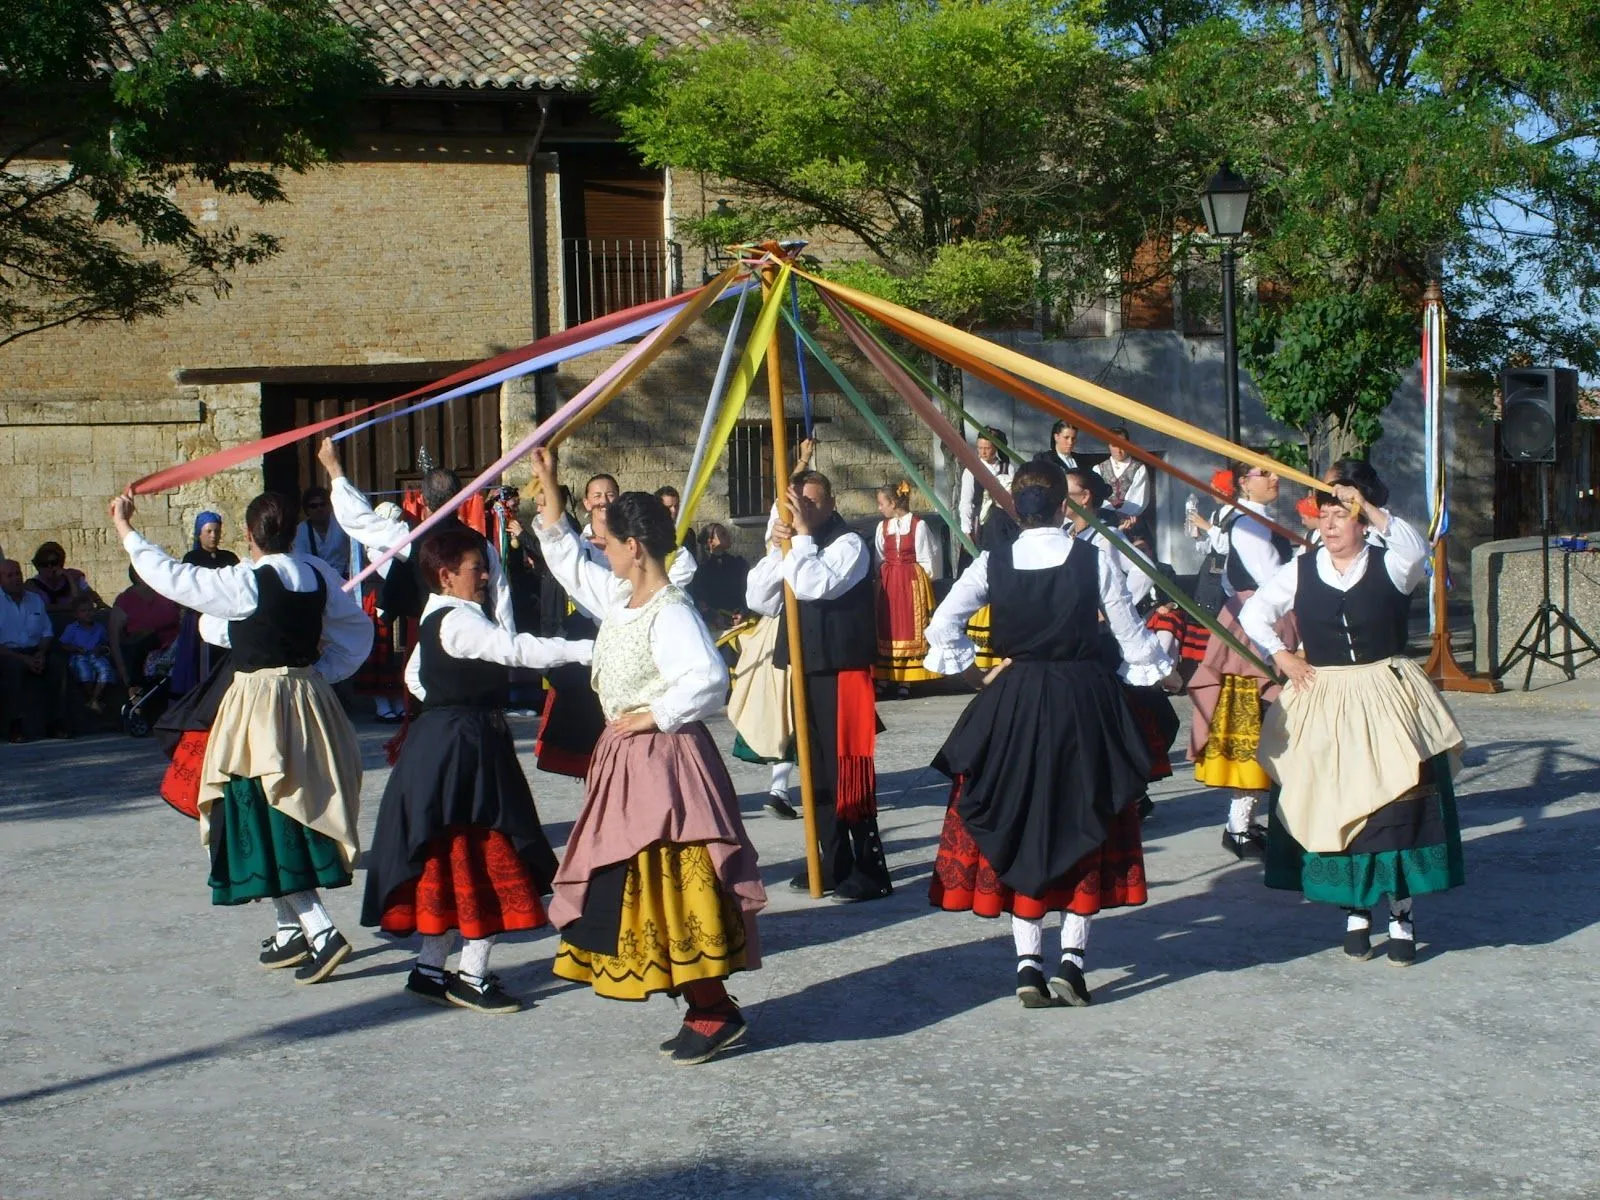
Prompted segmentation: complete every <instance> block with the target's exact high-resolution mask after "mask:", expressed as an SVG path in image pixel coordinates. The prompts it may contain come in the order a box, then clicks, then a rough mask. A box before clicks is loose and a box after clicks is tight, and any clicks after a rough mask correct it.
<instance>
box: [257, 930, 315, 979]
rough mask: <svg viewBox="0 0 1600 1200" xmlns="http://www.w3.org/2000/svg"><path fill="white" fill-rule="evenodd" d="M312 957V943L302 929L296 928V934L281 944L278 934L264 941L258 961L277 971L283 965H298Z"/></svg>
mask: <svg viewBox="0 0 1600 1200" xmlns="http://www.w3.org/2000/svg"><path fill="white" fill-rule="evenodd" d="M310 957H311V943H309V942H307V941H306V935H305V933H304V932H303V931H302V930H299V929H296V930H295V931H294V936H293V937H291V938H290V939H289V940H288V941H287V942H285V943H284V944H283V945H281V946H280V945H278V938H277V935H276V934H274V935H273V936H272V937H269V938H267V939H266V940H265V941H263V942H262V943H261V957H260V958H259V959H257V961H258V962H259V963H260V964H261V965H262V966H263V967H265V968H266V969H267V970H269V971H276V970H278V969H280V968H282V967H297V966H299V965H300V964H301V963H303V962H305V960H306V959H308V958H310Z"/></svg>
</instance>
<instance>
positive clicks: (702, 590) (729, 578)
mask: <svg viewBox="0 0 1600 1200" xmlns="http://www.w3.org/2000/svg"><path fill="white" fill-rule="evenodd" d="M732 549H733V536H732V535H731V534H729V532H728V528H727V526H725V525H719V524H717V523H716V522H715V521H713V522H711V523H710V524H709V525H707V526H706V527H705V528H704V529H702V530H701V531H700V569H699V570H698V571H696V572H695V576H694V579H693V580H691V581H690V583H689V595H690V597H691V598H692V599H693V600H694V602H695V607H697V608H698V609H699V610H700V613H701V615H702V616H703V617H704V618H705V621H706V624H707V625H709V626H711V628H712V629H714V630H716V631H717V632H719V633H720V632H722V631H723V630H727V629H731V628H733V626H735V625H737V624H738V623H739V620H740V618H741V617H742V616H743V614H744V608H745V602H744V585H745V576H747V575H748V574H749V573H750V564H749V563H748V562H747V561H746V560H745V559H744V558H743V557H742V556H740V555H738V554H733V553H731V551H732Z"/></svg>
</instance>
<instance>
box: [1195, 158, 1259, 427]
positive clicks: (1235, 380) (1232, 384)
mask: <svg viewBox="0 0 1600 1200" xmlns="http://www.w3.org/2000/svg"><path fill="white" fill-rule="evenodd" d="M1249 207H1250V184H1249V182H1248V181H1247V180H1245V179H1241V178H1240V177H1239V176H1237V175H1235V174H1234V173H1233V170H1232V169H1231V168H1230V167H1229V166H1228V165H1227V164H1226V163H1224V164H1223V165H1222V169H1221V170H1220V171H1218V172H1217V173H1216V174H1215V175H1213V176H1212V177H1211V182H1210V183H1208V184H1206V190H1205V191H1204V192H1202V193H1201V195H1200V211H1201V212H1202V213H1203V214H1204V215H1205V218H1206V231H1207V232H1208V233H1210V234H1211V236H1212V237H1214V238H1218V239H1220V240H1221V241H1222V382H1223V386H1224V387H1225V388H1226V389H1227V396H1228V440H1229V441H1230V442H1233V443H1234V444H1235V445H1238V444H1239V332H1238V328H1237V326H1236V325H1235V322H1234V308H1233V290H1234V288H1233V282H1234V274H1235V266H1236V259H1235V256H1234V255H1235V247H1236V246H1237V244H1238V241H1239V237H1240V235H1241V234H1243V233H1244V215H1245V212H1246V211H1247V210H1248V209H1249Z"/></svg>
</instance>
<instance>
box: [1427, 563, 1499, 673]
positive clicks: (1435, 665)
mask: <svg viewBox="0 0 1600 1200" xmlns="http://www.w3.org/2000/svg"><path fill="white" fill-rule="evenodd" d="M1445 540H1446V539H1444V538H1442V537H1441V538H1440V539H1439V540H1438V541H1437V542H1435V543H1434V547H1433V611H1434V614H1435V617H1436V619H1437V622H1438V628H1437V629H1435V630H1434V631H1433V649H1432V650H1431V651H1429V653H1428V661H1427V662H1426V663H1424V664H1423V667H1422V669H1423V671H1425V672H1426V673H1427V676H1428V678H1429V679H1431V680H1433V686H1434V687H1436V688H1438V689H1439V690H1440V691H1441V692H1471V693H1475V694H1477V695H1483V696H1487V695H1492V694H1493V693H1495V692H1499V691H1503V690H1504V688H1503V687H1502V686H1501V684H1500V681H1499V680H1498V679H1495V678H1493V677H1491V676H1489V675H1470V674H1468V673H1467V672H1466V671H1464V670H1462V669H1461V664H1460V663H1458V662H1456V656H1455V651H1454V650H1452V649H1451V648H1450V610H1449V608H1448V607H1446V605H1447V603H1448V595H1447V593H1446V590H1445V575H1446V572H1447V570H1448V564H1449V555H1448V551H1447V549H1446V547H1445Z"/></svg>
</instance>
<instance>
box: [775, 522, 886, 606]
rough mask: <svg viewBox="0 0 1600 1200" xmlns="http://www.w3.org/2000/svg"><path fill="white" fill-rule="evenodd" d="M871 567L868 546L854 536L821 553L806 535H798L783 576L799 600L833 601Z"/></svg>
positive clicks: (835, 543)
mask: <svg viewBox="0 0 1600 1200" xmlns="http://www.w3.org/2000/svg"><path fill="white" fill-rule="evenodd" d="M871 566H872V555H870V554H868V553H867V544H866V543H865V542H863V541H862V540H861V538H860V537H859V536H858V535H856V534H854V533H847V534H845V535H844V536H843V537H840V538H835V539H834V540H833V541H832V542H830V543H829V544H828V546H827V548H826V549H823V550H818V549H817V543H816V541H815V539H813V538H812V537H811V536H810V535H809V534H804V533H797V534H795V535H794V537H793V538H792V539H791V540H790V542H789V553H788V554H787V555H786V556H785V557H784V560H783V577H784V579H785V580H786V581H787V582H788V584H789V586H790V587H792V588H793V589H794V594H795V595H796V596H797V597H799V598H800V599H801V600H833V599H836V598H837V597H839V596H842V595H844V594H845V593H846V592H848V591H849V590H850V589H851V588H853V587H855V586H856V584H858V583H860V582H861V581H862V580H863V579H865V578H866V577H867V571H868V570H869V569H870V568H871Z"/></svg>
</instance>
